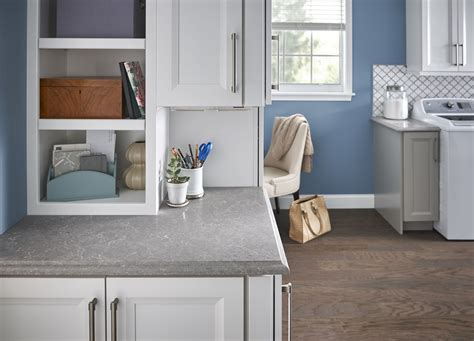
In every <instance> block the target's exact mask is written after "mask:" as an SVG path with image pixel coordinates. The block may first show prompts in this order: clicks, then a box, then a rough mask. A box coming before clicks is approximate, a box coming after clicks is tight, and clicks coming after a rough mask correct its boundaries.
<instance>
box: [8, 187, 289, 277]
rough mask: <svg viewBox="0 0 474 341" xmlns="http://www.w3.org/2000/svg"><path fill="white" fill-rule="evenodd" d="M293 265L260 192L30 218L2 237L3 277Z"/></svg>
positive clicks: (216, 193) (253, 271) (216, 272)
mask: <svg viewBox="0 0 474 341" xmlns="http://www.w3.org/2000/svg"><path fill="white" fill-rule="evenodd" d="M287 272H288V265H287V261H286V257H285V253H284V251H283V247H282V244H281V240H280V236H279V234H278V230H277V227H276V223H275V221H274V217H273V213H272V212H271V207H270V206H269V202H268V200H266V199H265V194H264V193H263V190H262V189H261V188H232V189H231V188H221V189H207V190H206V195H205V196H204V198H202V199H200V200H194V201H191V203H190V204H189V205H188V206H187V207H186V208H181V209H173V208H169V207H166V206H163V207H162V208H161V209H160V212H159V214H158V215H157V216H29V217H26V218H25V219H23V220H22V221H21V222H19V223H18V224H17V225H15V226H14V227H12V228H11V229H10V230H9V231H7V232H6V233H5V234H4V235H2V236H0V276H66V277H102V276H116V277H121V276H124V277H125V276H134V277H150V276H151V277H162V276H169V277H171V276H176V277H180V276H193V277H194V276H196V277H207V276H212V277H214V276H246V275H248V276H260V275H267V274H285V273H287Z"/></svg>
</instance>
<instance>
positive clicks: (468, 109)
mask: <svg viewBox="0 0 474 341" xmlns="http://www.w3.org/2000/svg"><path fill="white" fill-rule="evenodd" d="M423 109H424V110H425V112H426V113H427V114H445V115H446V114H448V115H449V114H461V115H462V114H467V115H470V114H471V115H472V114H474V99H450V100H447V99H432V100H425V101H423Z"/></svg>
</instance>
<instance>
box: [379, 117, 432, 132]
mask: <svg viewBox="0 0 474 341" xmlns="http://www.w3.org/2000/svg"><path fill="white" fill-rule="evenodd" d="M372 121H374V122H375V123H378V124H381V125H383V126H385V127H387V128H390V129H393V130H396V131H400V132H404V131H439V130H440V129H439V127H437V126H435V125H432V124H429V123H426V122H422V121H418V120H414V119H412V118H409V119H407V120H387V119H386V118H383V117H372Z"/></svg>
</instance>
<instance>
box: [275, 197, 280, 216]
mask: <svg viewBox="0 0 474 341" xmlns="http://www.w3.org/2000/svg"><path fill="white" fill-rule="evenodd" d="M275 208H276V213H277V214H280V202H279V201H278V197H275Z"/></svg>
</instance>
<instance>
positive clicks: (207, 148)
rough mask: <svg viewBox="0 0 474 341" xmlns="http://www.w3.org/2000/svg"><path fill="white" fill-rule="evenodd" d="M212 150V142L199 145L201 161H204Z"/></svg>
mask: <svg viewBox="0 0 474 341" xmlns="http://www.w3.org/2000/svg"><path fill="white" fill-rule="evenodd" d="M211 150H212V143H211V142H208V143H203V144H201V145H200V146H199V161H201V163H204V161H206V159H207V157H208V156H209V153H210V152H211Z"/></svg>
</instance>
